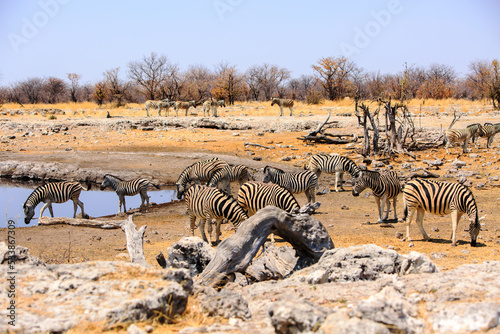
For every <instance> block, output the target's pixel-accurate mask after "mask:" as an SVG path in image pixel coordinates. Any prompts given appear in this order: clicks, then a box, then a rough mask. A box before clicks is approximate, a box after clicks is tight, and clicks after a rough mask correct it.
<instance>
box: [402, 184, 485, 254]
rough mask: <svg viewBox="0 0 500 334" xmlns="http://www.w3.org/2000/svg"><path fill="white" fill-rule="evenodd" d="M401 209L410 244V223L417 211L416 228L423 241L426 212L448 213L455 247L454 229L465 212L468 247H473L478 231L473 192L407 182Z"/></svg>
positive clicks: (447, 185)
mask: <svg viewBox="0 0 500 334" xmlns="http://www.w3.org/2000/svg"><path fill="white" fill-rule="evenodd" d="M403 206H404V218H403V219H405V221H406V239H407V240H408V241H411V238H410V223H411V220H412V218H413V214H414V213H415V212H417V225H418V227H419V229H420V232H421V233H422V236H423V237H424V239H425V240H429V239H430V238H429V236H428V235H427V233H425V230H424V227H423V226H422V222H423V220H424V214H425V212H429V213H432V214H435V215H445V214H449V213H451V224H452V235H451V240H452V244H451V245H452V246H456V245H457V226H458V223H459V221H460V218H461V217H462V215H463V214H464V213H466V214H467V216H468V217H469V221H470V225H469V234H470V237H471V242H470V245H471V246H472V247H474V246H476V239H477V235H478V234H479V231H480V229H481V225H480V224H479V219H478V212H477V205H476V201H475V199H474V195H473V194H472V191H470V189H469V188H467V187H466V186H464V185H463V184H460V183H449V182H444V181H431V180H422V179H415V180H412V181H409V182H408V183H407V184H406V185H405V187H404V189H403Z"/></svg>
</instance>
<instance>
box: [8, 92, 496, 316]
mask: <svg viewBox="0 0 500 334" xmlns="http://www.w3.org/2000/svg"><path fill="white" fill-rule="evenodd" d="M374 107H375V106H372V108H374ZM35 108H58V109H62V110H64V111H65V115H56V116H55V117H54V116H50V117H49V116H42V115H41V114H40V113H38V114H37V115H29V113H28V112H24V114H23V115H19V114H15V113H11V111H12V110H15V109H21V108H19V106H18V105H15V104H6V105H4V106H3V111H6V113H4V115H3V116H0V118H1V119H2V122H3V125H4V126H1V127H0V138H2V140H1V143H0V156H1V157H2V159H3V160H18V161H34V162H51V161H53V162H59V163H71V164H75V165H77V166H78V167H81V168H89V167H90V168H91V167H95V168H100V169H102V170H109V171H110V172H114V171H119V170H131V171H134V172H135V173H137V174H139V175H142V176H144V177H149V178H151V179H154V180H155V181H156V182H157V183H159V184H160V185H161V186H162V188H171V189H173V184H174V183H175V181H176V180H177V177H178V175H179V173H180V172H181V171H182V170H183V169H184V168H185V167H186V166H188V165H190V164H191V163H193V162H195V161H198V160H200V159H204V158H208V157H212V156H219V157H221V158H222V159H226V160H227V161H228V162H230V163H243V164H247V165H249V166H250V167H252V168H255V169H259V168H262V167H263V166H265V165H274V166H278V167H281V168H283V169H285V170H288V171H292V170H300V169H302V168H303V166H304V164H305V163H306V161H307V156H308V155H310V154H314V153H319V152H324V153H333V152H335V153H339V154H341V155H346V156H349V157H350V158H351V159H353V160H354V161H355V162H356V163H360V162H361V161H362V158H363V157H362V156H361V155H360V154H359V149H360V147H361V145H362V143H361V142H360V141H358V143H356V144H355V145H307V144H305V143H304V142H303V141H302V140H299V139H298V137H300V136H302V135H304V134H306V133H307V132H309V131H310V130H302V131H287V130H283V129H282V128H286V126H285V125H286V124H288V125H289V124H293V123H296V124H304V123H305V122H309V123H311V124H313V127H315V126H316V125H317V124H319V123H320V122H322V121H323V120H324V119H325V117H326V115H327V114H328V112H331V113H332V118H331V120H336V121H338V122H339V123H338V127H336V128H332V129H329V130H328V132H329V133H343V134H352V133H355V134H362V133H363V129H362V127H360V126H358V124H357V119H356V117H355V116H354V103H353V101H349V100H345V101H341V102H325V103H324V104H321V105H318V106H312V105H305V104H301V103H298V106H296V108H295V116H293V117H290V116H288V110H287V109H286V110H285V115H286V116H284V117H278V115H279V109H278V108H277V107H271V106H270V103H269V102H266V103H239V104H237V105H236V106H234V107H228V108H222V109H219V116H220V117H219V120H225V121H227V122H229V123H240V124H251V125H252V127H253V128H252V129H251V130H217V129H206V128H203V129H202V128H193V127H190V128H171V129H170V128H169V129H167V130H160V131H144V130H141V129H126V130H125V129H118V130H112V129H110V128H109V127H107V126H102V127H95V126H94V127H88V126H71V125H72V124H75V122H79V121H83V120H95V121H99V120H101V121H102V122H103V124H105V122H107V121H109V119H106V115H107V112H109V113H110V115H112V116H113V117H118V116H119V117H120V120H124V121H125V120H135V119H139V118H145V116H146V111H145V109H144V108H143V106H142V105H137V104H129V105H127V106H126V107H121V108H118V109H111V108H106V107H105V106H103V107H101V108H98V107H97V106H96V105H94V104H91V103H80V104H59V105H30V106H25V108H23V109H24V110H30V109H35ZM409 108H410V111H411V112H413V113H414V114H415V115H416V116H417V117H415V126H416V128H417V130H420V129H424V130H429V129H430V130H433V131H434V132H435V134H436V136H438V135H439V130H440V128H441V127H443V128H447V127H448V125H449V124H450V122H451V120H452V118H453V110H457V111H460V112H466V113H467V115H465V116H463V117H462V118H461V119H460V120H459V121H458V122H457V123H456V125H455V126H454V128H461V127H465V126H466V125H467V124H470V123H475V122H481V123H483V122H488V121H489V122H495V123H496V122H499V119H500V115H499V114H498V113H497V112H494V111H492V109H491V107H490V106H489V105H488V104H487V103H486V102H469V101H456V100H444V101H425V104H424V103H423V102H422V101H412V102H411V103H410V104H409ZM200 109H201V108H200V107H198V108H197V110H194V109H191V110H190V114H189V115H188V116H187V118H200V117H201V116H202V114H201V115H200V111H201V110H200ZM192 112H197V113H198V114H197V115H194V114H192ZM346 113H350V114H351V116H348V115H345V114H346ZM150 115H154V116H151V117H150V118H151V119H154V118H158V117H159V116H157V113H156V112H152V113H151V112H150ZM170 115H172V113H170ZM161 117H162V118H163V117H164V116H161ZM169 117H172V116H169ZM174 117H175V116H174ZM112 119H113V118H112ZM380 121H381V124H382V123H383V117H382V116H381V117H380ZM56 123H57V124H61V123H63V124H69V125H70V126H69V127H68V130H67V131H61V132H59V133H51V134H50V135H42V134H41V131H42V130H43V129H45V128H47V127H50V126H52V125H53V124H56ZM285 123H286V124H285ZM6 124H16V125H15V126H11V127H9V126H5V125H6ZM282 124H283V125H284V126H283V127H280V125H282ZM20 125H23V126H25V127H27V128H29V129H32V130H30V131H29V132H31V133H29V134H25V131H26V130H25V127H23V129H20V128H19V126H20ZM270 129H278V130H276V131H274V132H273V131H269V130H270ZM23 134H25V136H23ZM381 135H382V136H385V134H384V133H382V134H381ZM9 136H15V139H7V138H8V137H9ZM10 138H12V137H10ZM245 143H254V144H261V145H264V146H267V147H269V146H274V147H275V149H266V148H259V147H255V146H245ZM479 145H480V147H479V149H475V148H474V147H473V146H472V147H471V149H472V151H471V153H469V154H460V153H461V149H460V148H458V147H455V148H453V149H452V150H451V153H450V154H446V152H445V150H444V147H443V146H441V147H440V148H437V149H432V150H427V151H420V152H413V153H414V154H415V155H416V159H413V158H411V157H410V156H408V155H399V156H394V157H392V158H391V159H390V160H389V163H390V164H391V165H392V166H393V167H394V170H396V171H400V172H402V173H403V174H404V175H408V174H409V171H408V170H402V169H401V164H402V163H404V162H409V163H411V164H412V166H413V167H426V168H427V167H428V165H427V164H426V163H424V160H434V159H443V162H444V165H443V166H441V169H440V170H434V172H436V173H438V174H440V175H444V174H446V173H447V171H446V170H447V169H448V168H451V164H452V162H453V161H454V160H455V159H456V158H457V157H458V158H459V159H460V160H462V161H465V162H466V163H467V166H466V167H465V168H464V169H465V170H469V171H477V172H478V174H477V175H475V176H473V177H468V179H469V180H471V181H472V190H473V193H474V196H475V198H476V201H477V203H478V207H479V211H480V212H479V216H480V217H483V216H486V217H485V218H484V220H483V221H482V223H483V230H482V231H481V232H480V239H478V247H475V248H471V247H470V244H469V242H470V238H469V236H468V233H467V232H465V231H464V229H465V228H468V221H467V220H466V218H465V216H464V218H462V220H461V222H460V224H459V228H458V233H457V235H458V246H457V247H452V246H451V240H450V235H451V219H450V217H449V216H442V217H441V216H433V215H430V214H426V215H425V218H424V227H425V229H426V231H427V233H428V234H429V235H430V236H431V238H432V241H430V242H426V241H423V239H422V236H421V234H420V232H419V230H418V228H417V226H416V224H415V222H413V223H412V225H411V231H412V232H411V233H412V238H413V240H414V241H413V245H414V246H413V247H410V246H409V243H408V242H407V241H402V240H400V238H398V237H396V233H397V232H401V233H403V235H405V233H406V232H405V231H406V230H405V225H404V223H402V222H396V221H394V220H390V221H389V224H383V225H380V224H377V223H376V222H377V220H378V212H377V209H376V207H375V202H374V199H373V197H372V196H369V195H368V194H369V193H370V191H368V190H365V193H363V194H362V195H361V196H360V197H357V198H355V197H353V196H352V194H351V191H350V190H351V186H350V183H349V182H348V183H347V184H346V185H345V189H346V191H344V192H339V193H335V192H334V191H333V189H334V186H333V182H334V177H333V175H330V174H322V175H321V177H320V179H319V183H320V189H321V188H324V187H325V186H329V188H330V189H331V190H332V192H330V193H328V194H325V195H321V196H317V198H316V199H317V201H320V202H321V207H320V208H319V210H318V213H317V214H316V215H314V217H315V218H316V219H318V220H319V221H321V222H322V223H323V224H324V225H325V227H326V228H327V230H328V231H329V233H330V235H331V237H332V240H333V242H334V244H335V247H348V246H351V245H360V244H369V243H371V244H376V245H379V246H382V247H391V248H394V249H395V250H396V251H398V252H399V253H402V254H405V253H408V252H410V251H417V252H421V253H426V254H427V255H429V256H431V254H432V253H442V254H445V256H444V257H438V258H436V259H434V261H435V263H436V264H437V265H438V266H439V267H440V268H441V269H442V270H449V269H452V268H455V267H457V266H458V265H461V264H466V263H481V262H483V261H486V260H500V220H499V219H498V218H497V215H496V213H497V210H496V209H497V207H498V205H499V204H500V191H499V188H498V186H499V185H500V182H498V181H489V180H488V177H490V176H500V171H499V170H498V167H500V150H499V147H500V143H499V139H496V140H495V141H494V143H493V145H492V148H490V149H486V143H485V140H484V139H480V142H479ZM68 148H71V150H68ZM255 157H260V158H261V159H262V160H261V161H256V160H254V158H255ZM283 157H291V160H290V161H282V158H283ZM379 158H380V157H379ZM373 159H374V160H376V159H377V157H373ZM369 168H371V167H370V166H369ZM258 176H259V175H257V177H258ZM344 179H345V180H348V181H350V179H351V178H350V176H349V175H346V176H345V177H344ZM442 180H444V179H442ZM446 180H447V181H456V178H448V179H446ZM480 183H482V184H484V186H483V187H481V188H479V187H477V185H478V184H480ZM236 191H237V189H236V187H233V193H235V192H236ZM296 197H297V199H298V201H299V203H300V204H301V205H303V204H305V202H306V198H305V195H304V194H298V195H297V196H296ZM117 204H118V198H116V202H113V203H103V205H109V206H112V207H113V208H117V207H118V205H117ZM39 209H40V207H38V208H37V211H36V213H37V215H38V212H39V211H38V210H39ZM54 209H55V211H56V213H57V204H55V205H54ZM135 211H137V210H135ZM86 212H88V213H89V214H91V215H92V208H91V207H86ZM129 212H130V211H129ZM397 213H398V218H402V216H403V208H402V199H401V195H400V197H399V201H398V207H397ZM392 217H393V212H391V214H390V218H392ZM114 219H124V216H120V217H115V218H114ZM188 221H189V219H188V216H187V214H186V209H185V204H184V202H183V201H174V202H173V203H170V204H160V203H158V205H153V206H152V207H151V208H150V210H149V212H148V213H138V214H136V215H135V216H134V222H135V224H136V225H137V227H139V226H141V225H144V224H145V225H147V230H146V237H145V240H146V242H145V244H144V250H145V254H146V259H147V260H148V262H149V263H150V264H152V265H156V260H155V255H157V254H158V253H159V252H160V251H161V252H163V253H164V254H166V252H167V248H168V247H169V246H170V245H171V244H172V243H173V242H176V241H177V240H179V239H180V238H181V237H183V236H189V235H190V231H189V229H188ZM19 225H21V222H20V224H19ZM19 225H18V226H19ZM1 233H2V239H4V238H6V233H5V229H3V231H1ZM232 233H233V231H231V229H230V228H229V226H224V227H223V235H222V238H227V237H229V236H230V235H231V234H232ZM195 235H197V236H199V235H200V234H199V231H198V230H197V231H196V232H195ZM277 241H278V242H281V241H280V239H279V238H278V239H277ZM16 242H17V244H18V245H21V246H25V247H28V248H29V250H30V253H31V254H32V255H34V256H38V257H40V258H42V259H43V260H44V261H46V262H48V263H67V262H70V263H74V262H80V261H95V260H122V261H128V260H129V259H128V256H127V255H126V253H127V251H126V242H125V235H124V233H123V232H122V231H121V230H101V229H92V228H83V227H71V226H63V225H59V226H34V227H26V228H18V229H17V230H16ZM192 321H193V322H197V321H199V319H192Z"/></svg>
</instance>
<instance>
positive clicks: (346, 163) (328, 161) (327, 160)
mask: <svg viewBox="0 0 500 334" xmlns="http://www.w3.org/2000/svg"><path fill="white" fill-rule="evenodd" d="M306 169H308V170H310V171H312V172H314V173H316V175H317V176H318V179H319V177H320V176H321V172H325V173H335V191H336V192H338V188H337V186H339V185H340V189H342V191H344V187H343V185H342V183H343V177H344V172H348V173H349V174H351V176H352V177H353V178H356V177H359V174H360V173H361V170H360V169H359V168H358V166H357V165H356V164H355V163H354V161H352V160H351V159H349V158H348V157H345V156H341V155H338V154H334V155H328V154H323V153H319V154H315V155H313V156H312V157H311V158H310V159H309V165H308V166H307V168H306ZM339 182H340V183H339Z"/></svg>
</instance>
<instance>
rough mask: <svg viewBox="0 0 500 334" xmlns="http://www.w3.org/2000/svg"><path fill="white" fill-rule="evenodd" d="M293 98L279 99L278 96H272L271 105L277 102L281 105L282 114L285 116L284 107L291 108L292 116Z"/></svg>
mask: <svg viewBox="0 0 500 334" xmlns="http://www.w3.org/2000/svg"><path fill="white" fill-rule="evenodd" d="M293 103H294V102H293V100H292V99H279V98H277V97H273V98H271V107H272V106H274V105H275V104H277V105H278V107H280V116H283V108H289V109H290V116H292V113H293Z"/></svg>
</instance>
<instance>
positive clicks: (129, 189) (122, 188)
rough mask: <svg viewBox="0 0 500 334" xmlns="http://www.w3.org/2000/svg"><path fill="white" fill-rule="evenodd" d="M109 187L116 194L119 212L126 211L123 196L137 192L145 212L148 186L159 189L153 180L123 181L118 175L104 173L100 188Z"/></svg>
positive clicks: (147, 206)
mask: <svg viewBox="0 0 500 334" xmlns="http://www.w3.org/2000/svg"><path fill="white" fill-rule="evenodd" d="M108 186H109V187H111V188H113V190H114V191H115V192H116V194H117V195H118V210H119V213H121V212H122V205H123V212H125V213H127V207H126V205H125V196H135V195H137V194H140V195H141V207H140V209H141V210H142V208H143V207H144V202H146V212H147V211H148V208H149V196H148V187H149V186H153V187H155V188H156V189H160V187H158V186H157V185H155V184H154V183H153V182H151V181H149V180H146V179H143V178H137V179H133V180H130V181H123V180H122V179H120V178H119V177H116V176H113V175H111V174H106V175H104V180H103V181H102V184H101V190H104V189H105V188H106V187H108Z"/></svg>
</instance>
